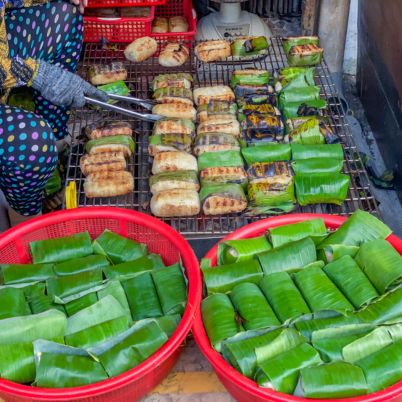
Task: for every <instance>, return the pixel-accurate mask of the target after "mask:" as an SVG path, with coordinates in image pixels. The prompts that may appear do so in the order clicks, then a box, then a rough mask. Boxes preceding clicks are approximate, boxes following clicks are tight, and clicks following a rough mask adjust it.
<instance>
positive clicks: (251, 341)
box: [222, 329, 282, 378]
mask: <svg viewBox="0 0 402 402" xmlns="http://www.w3.org/2000/svg"><path fill="white" fill-rule="evenodd" d="M281 332H282V329H274V330H273V329H269V330H268V331H265V332H264V333H262V334H254V333H255V331H248V332H244V333H242V334H239V335H235V336H234V337H233V338H230V339H228V340H226V341H224V342H222V355H223V357H224V359H225V360H226V361H227V362H228V363H229V364H230V365H231V366H233V367H234V368H235V369H236V370H238V371H240V373H242V374H243V375H245V376H246V377H248V378H253V377H254V373H255V370H256V368H257V356H256V355H255V349H256V348H257V347H259V346H262V345H266V344H268V343H270V342H272V341H273V340H274V339H275V338H276V337H277V336H278V335H279V334H280V333H281ZM249 334H250V335H249Z"/></svg>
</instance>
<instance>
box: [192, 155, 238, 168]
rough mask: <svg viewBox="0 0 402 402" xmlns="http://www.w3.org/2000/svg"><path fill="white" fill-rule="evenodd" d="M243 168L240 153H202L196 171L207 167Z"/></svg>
mask: <svg viewBox="0 0 402 402" xmlns="http://www.w3.org/2000/svg"><path fill="white" fill-rule="evenodd" d="M221 166H222V167H226V166H243V158H242V157H241V153H240V151H218V152H204V153H202V154H201V155H200V156H199V157H198V170H199V171H200V170H203V169H206V168H209V167H221Z"/></svg>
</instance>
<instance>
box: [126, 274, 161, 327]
mask: <svg viewBox="0 0 402 402" xmlns="http://www.w3.org/2000/svg"><path fill="white" fill-rule="evenodd" d="M122 285H123V288H124V291H125V292H126V296H127V300H128V304H129V305H130V310H131V316H132V318H133V321H138V320H142V319H143V318H150V317H160V316H162V315H163V314H162V309H161V305H160V303H159V298H158V294H157V293H156V289H155V284H154V281H153V279H152V275H151V272H149V271H148V272H144V273H142V274H140V275H137V276H135V277H134V278H131V279H127V280H125V281H123V282H122Z"/></svg>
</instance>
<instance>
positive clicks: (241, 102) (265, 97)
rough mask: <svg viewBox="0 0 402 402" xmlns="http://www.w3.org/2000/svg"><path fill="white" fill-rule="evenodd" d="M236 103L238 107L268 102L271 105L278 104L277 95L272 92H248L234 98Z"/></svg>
mask: <svg viewBox="0 0 402 402" xmlns="http://www.w3.org/2000/svg"><path fill="white" fill-rule="evenodd" d="M236 102H237V105H238V106H239V108H242V107H244V106H245V105H263V104H265V103H268V104H270V105H273V106H277V105H278V96H277V95H276V94H273V93H269V94H250V95H245V96H241V97H237V98H236Z"/></svg>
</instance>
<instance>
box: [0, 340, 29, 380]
mask: <svg viewBox="0 0 402 402" xmlns="http://www.w3.org/2000/svg"><path fill="white" fill-rule="evenodd" d="M0 377H1V378H3V379H5V380H9V381H14V382H19V383H22V384H24V383H25V384H28V383H30V382H32V381H33V380H34V379H35V362H34V352H33V345H32V342H28V343H19V344H2V345H0Z"/></svg>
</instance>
